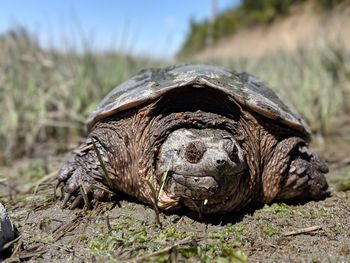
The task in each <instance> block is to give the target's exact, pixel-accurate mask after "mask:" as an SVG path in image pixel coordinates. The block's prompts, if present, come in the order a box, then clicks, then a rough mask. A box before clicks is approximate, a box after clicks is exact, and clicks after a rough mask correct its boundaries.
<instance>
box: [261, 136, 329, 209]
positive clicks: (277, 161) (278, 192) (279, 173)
mask: <svg viewBox="0 0 350 263" xmlns="http://www.w3.org/2000/svg"><path fill="white" fill-rule="evenodd" d="M327 172H328V167H327V165H326V164H325V163H324V162H323V161H322V160H321V159H320V158H319V157H318V155H317V154H315V153H312V152H311V151H310V150H309V148H308V147H307V146H306V144H305V142H304V141H303V140H302V139H301V138H298V137H291V138H288V139H285V140H283V141H281V142H279V143H278V144H277V146H276V147H275V149H274V152H273V155H272V157H271V159H270V160H269V161H268V163H267V165H266V167H265V169H264V172H263V177H262V183H263V193H264V201H265V202H266V203H271V202H273V201H308V200H321V199H324V198H326V197H327V196H329V195H330V192H329V191H328V184H327V181H326V178H325V174H326V173H327Z"/></svg>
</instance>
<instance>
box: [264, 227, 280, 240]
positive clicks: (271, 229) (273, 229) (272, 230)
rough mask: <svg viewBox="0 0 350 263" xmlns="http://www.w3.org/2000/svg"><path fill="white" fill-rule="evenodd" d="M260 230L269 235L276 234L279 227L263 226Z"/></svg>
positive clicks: (278, 231)
mask: <svg viewBox="0 0 350 263" xmlns="http://www.w3.org/2000/svg"><path fill="white" fill-rule="evenodd" d="M262 232H263V233H264V234H265V235H266V236H269V237H272V236H274V235H277V234H279V233H280V229H279V228H277V227H274V226H264V227H263V229H262Z"/></svg>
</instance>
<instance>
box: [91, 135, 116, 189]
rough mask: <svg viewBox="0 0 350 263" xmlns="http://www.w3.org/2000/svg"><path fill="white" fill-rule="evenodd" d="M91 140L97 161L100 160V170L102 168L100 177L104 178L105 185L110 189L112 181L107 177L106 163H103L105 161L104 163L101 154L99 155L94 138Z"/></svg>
mask: <svg viewBox="0 0 350 263" xmlns="http://www.w3.org/2000/svg"><path fill="white" fill-rule="evenodd" d="M91 142H92V145H93V147H94V151H95V152H96V155H97V158H98V161H99V162H100V164H101V167H102V170H103V173H102V177H103V179H105V181H106V183H107V185H108V186H109V187H110V188H111V189H113V184H112V181H111V180H110V178H109V176H108V172H107V169H106V165H105V163H104V161H103V159H102V156H101V154H100V152H99V150H98V149H97V146H96V143H95V140H94V139H92V140H91Z"/></svg>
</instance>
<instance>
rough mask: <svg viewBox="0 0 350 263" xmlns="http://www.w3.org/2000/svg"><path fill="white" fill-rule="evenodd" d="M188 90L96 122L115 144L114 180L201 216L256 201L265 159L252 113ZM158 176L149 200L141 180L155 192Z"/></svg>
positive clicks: (213, 94)
mask: <svg viewBox="0 0 350 263" xmlns="http://www.w3.org/2000/svg"><path fill="white" fill-rule="evenodd" d="M192 92H195V91H193V90H191V89H189V90H180V91H176V92H173V93H171V94H169V95H167V96H166V97H163V98H161V99H160V100H158V101H156V102H153V103H151V104H148V105H147V106H145V107H140V108H139V109H135V110H134V111H133V112H129V113H127V114H126V115H125V116H122V117H119V119H118V120H115V121H113V120H110V119H109V120H107V121H106V122H101V123H100V124H97V125H100V126H101V127H102V126H108V129H113V130H114V132H115V133H117V135H115V139H114V140H119V142H120V143H118V144H116V145H117V147H118V149H120V150H119V151H120V153H119V155H118V154H116V155H118V157H115V155H113V156H111V157H110V158H115V159H114V161H115V163H114V164H113V163H111V165H112V167H114V172H113V176H114V177H113V178H112V180H113V181H114V183H115V185H117V188H120V189H119V190H121V191H123V192H126V193H127V194H129V195H132V196H135V197H136V198H138V199H140V200H142V201H144V202H147V203H154V202H155V201H156V202H157V205H158V206H159V207H160V208H162V209H165V210H171V209H177V208H179V207H180V206H183V205H185V206H187V207H188V208H189V209H191V210H194V211H198V212H200V213H204V214H207V213H225V212H229V211H232V210H239V209H240V208H242V207H246V206H247V204H249V203H251V201H252V200H256V199H258V200H259V195H260V194H261V189H260V188H261V187H260V185H261V181H260V180H261V178H260V177H261V169H262V168H261V167H262V165H263V160H261V159H260V155H261V153H260V142H259V140H260V139H259V134H260V133H261V131H259V129H258V128H256V127H258V125H254V124H255V123H256V119H255V118H254V117H253V115H251V114H250V113H249V112H244V113H243V111H242V110H241V109H240V107H239V106H238V104H236V103H235V102H233V100H232V99H231V98H229V97H228V96H227V95H225V94H220V92H218V91H213V90H210V89H203V91H201V93H200V94H198V91H197V93H196V94H191V93H192ZM243 114H244V116H243ZM120 118H121V119H120ZM97 130H98V129H97ZM98 137H99V138H101V136H100V135H99V136H96V138H98ZM106 140H108V139H107V138H106ZM122 142H124V143H125V146H124V148H123V147H122V146H121V143H122ZM247 153H249V155H248V154H247ZM267 156H268V155H267ZM125 178H128V179H127V180H126V179H125ZM162 178H163V179H165V180H164V187H163V188H162V191H161V192H160V195H159V198H158V200H155V197H154V194H153V193H152V191H151V189H150V187H149V184H148V183H146V181H149V183H151V184H152V185H153V186H154V188H155V189H156V190H158V189H160V185H161V184H162Z"/></svg>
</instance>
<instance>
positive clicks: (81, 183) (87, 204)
mask: <svg viewBox="0 0 350 263" xmlns="http://www.w3.org/2000/svg"><path fill="white" fill-rule="evenodd" d="M80 192H81V194H82V196H83V199H84V204H85V208H86V210H91V207H90V202H89V198H88V196H87V192H86V188H85V186H84V183H83V182H82V181H80Z"/></svg>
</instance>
